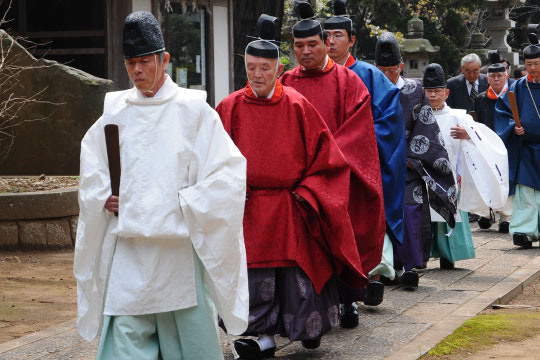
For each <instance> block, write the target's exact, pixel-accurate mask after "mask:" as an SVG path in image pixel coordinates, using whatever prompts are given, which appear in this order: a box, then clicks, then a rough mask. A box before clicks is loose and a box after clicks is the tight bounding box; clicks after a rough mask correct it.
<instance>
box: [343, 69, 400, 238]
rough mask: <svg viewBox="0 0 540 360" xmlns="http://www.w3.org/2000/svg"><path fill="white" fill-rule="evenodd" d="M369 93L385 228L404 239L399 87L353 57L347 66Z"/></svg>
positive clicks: (392, 234) (379, 72) (391, 234)
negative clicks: (377, 152) (381, 187)
mask: <svg viewBox="0 0 540 360" xmlns="http://www.w3.org/2000/svg"><path fill="white" fill-rule="evenodd" d="M349 69H350V70H352V71H354V72H355V73H356V74H357V75H358V76H359V77H360V79H362V81H363V82H364V84H365V85H366V87H367V89H368V91H369V94H370V95H371V112H372V113H373V121H374V125H375V135H376V137H377V145H378V148H379V159H380V162H381V173H382V184H383V195H384V213H385V217H386V229H387V233H388V234H389V235H390V237H391V239H392V240H393V241H397V242H399V243H400V244H401V243H402V242H403V236H404V225H403V211H404V210H403V204H404V194H405V178H406V168H407V165H406V164H407V148H406V142H405V126H404V123H403V115H402V114H403V113H402V110H401V104H400V102H399V94H400V92H399V89H398V88H397V87H395V86H394V85H393V84H392V83H391V82H390V81H389V80H388V78H387V77H386V75H384V74H383V73H382V72H381V71H380V70H379V69H377V68H376V67H375V66H373V65H371V64H368V63H366V62H364V61H359V60H356V62H355V63H354V64H352V65H351V66H350V67H349Z"/></svg>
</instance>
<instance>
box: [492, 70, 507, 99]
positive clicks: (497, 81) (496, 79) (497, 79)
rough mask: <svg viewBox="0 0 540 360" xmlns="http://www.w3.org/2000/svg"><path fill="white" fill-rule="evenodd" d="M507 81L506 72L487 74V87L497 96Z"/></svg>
mask: <svg viewBox="0 0 540 360" xmlns="http://www.w3.org/2000/svg"><path fill="white" fill-rule="evenodd" d="M507 79H508V74H507V73H506V71H501V72H492V73H489V74H488V83H489V86H491V88H492V89H493V90H494V91H495V92H496V93H497V94H498V93H500V92H501V90H502V89H503V88H504V85H505V84H506V80H507Z"/></svg>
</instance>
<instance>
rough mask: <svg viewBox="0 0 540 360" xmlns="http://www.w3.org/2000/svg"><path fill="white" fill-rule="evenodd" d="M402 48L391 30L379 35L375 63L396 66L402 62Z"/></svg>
mask: <svg viewBox="0 0 540 360" xmlns="http://www.w3.org/2000/svg"><path fill="white" fill-rule="evenodd" d="M402 61H403V60H402V58H401V50H400V49H399V44H398V41H397V39H396V37H395V36H394V34H392V33H391V32H384V33H382V34H381V35H379V38H378V39H377V44H376V45H375V64H377V65H379V66H394V65H397V64H401V62H402Z"/></svg>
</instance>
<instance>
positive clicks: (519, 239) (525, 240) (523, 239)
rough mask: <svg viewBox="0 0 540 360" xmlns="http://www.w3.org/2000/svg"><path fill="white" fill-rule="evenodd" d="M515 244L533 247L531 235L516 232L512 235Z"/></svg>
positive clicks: (528, 247)
mask: <svg viewBox="0 0 540 360" xmlns="http://www.w3.org/2000/svg"><path fill="white" fill-rule="evenodd" d="M512 240H513V242H514V245H517V246H521V247H523V248H526V249H530V248H532V242H531V241H529V237H528V236H527V235H525V234H520V233H516V234H514V235H513V236H512Z"/></svg>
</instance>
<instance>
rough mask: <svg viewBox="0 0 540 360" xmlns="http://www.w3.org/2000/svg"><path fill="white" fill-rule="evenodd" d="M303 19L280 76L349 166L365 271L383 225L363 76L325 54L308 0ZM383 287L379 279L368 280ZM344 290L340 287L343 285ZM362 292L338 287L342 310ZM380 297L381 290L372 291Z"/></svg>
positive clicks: (374, 259) (377, 256) (376, 257)
mask: <svg viewBox="0 0 540 360" xmlns="http://www.w3.org/2000/svg"><path fill="white" fill-rule="evenodd" d="M296 5H297V8H296V10H297V13H298V14H299V15H300V17H301V18H302V19H304V20H301V21H299V22H298V23H296V24H295V25H294V27H293V38H294V43H293V46H294V53H295V55H296V58H297V60H298V62H299V63H300V66H298V67H296V68H295V69H293V70H290V71H288V72H286V73H285V74H284V75H283V76H282V77H281V82H282V83H283V85H286V86H291V87H293V88H294V89H296V90H297V91H298V92H299V93H301V94H302V95H304V96H305V97H306V98H307V99H308V100H309V101H310V102H311V103H312V104H313V105H314V106H315V108H316V109H317V110H318V111H319V113H320V114H321V116H322V117H323V119H324V120H325V122H326V124H327V125H328V127H329V129H330V131H331V132H332V134H333V135H334V138H335V139H336V142H337V144H338V145H339V148H340V149H341V151H342V152H343V155H344V156H345V158H346V159H347V162H348V163H349V165H350V166H351V180H350V197H349V216H350V218H351V222H352V225H353V230H354V235H355V238H356V244H357V247H358V252H359V254H360V257H361V259H362V266H363V270H364V273H365V274H367V273H369V271H371V270H372V269H373V268H374V267H375V266H377V265H378V264H379V263H380V262H381V255H382V247H383V239H384V234H385V229H386V224H385V218H384V207H383V193H382V182H381V171H380V163H379V153H378V149H377V141H376V138H375V130H374V124H373V117H372V113H371V98H370V95H369V92H368V90H367V88H366V86H365V85H364V83H363V82H362V80H361V79H360V78H359V77H358V76H357V75H356V74H355V73H354V72H352V71H351V70H349V69H347V68H345V67H343V66H341V65H337V64H335V63H334V62H333V61H332V59H331V58H330V57H329V56H328V55H327V49H326V46H325V43H324V40H323V38H324V37H325V36H324V34H323V31H322V26H321V24H320V23H319V22H317V21H315V20H310V18H311V17H312V16H313V10H312V9H311V5H310V4H309V3H308V2H307V1H300V2H297V3H296ZM373 283H374V284H375V283H376V285H380V286H379V287H376V289H381V290H382V291H384V286H383V285H382V284H381V283H378V282H375V281H374V282H373ZM344 290H345V289H344ZM361 296H362V294H357V293H354V292H351V291H348V290H345V291H342V293H341V297H342V303H343V304H344V307H343V309H342V313H347V314H352V315H355V316H356V319H357V318H358V315H357V314H358V313H357V310H356V304H355V303H354V301H356V300H362V298H361ZM377 296H380V297H382V294H377Z"/></svg>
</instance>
